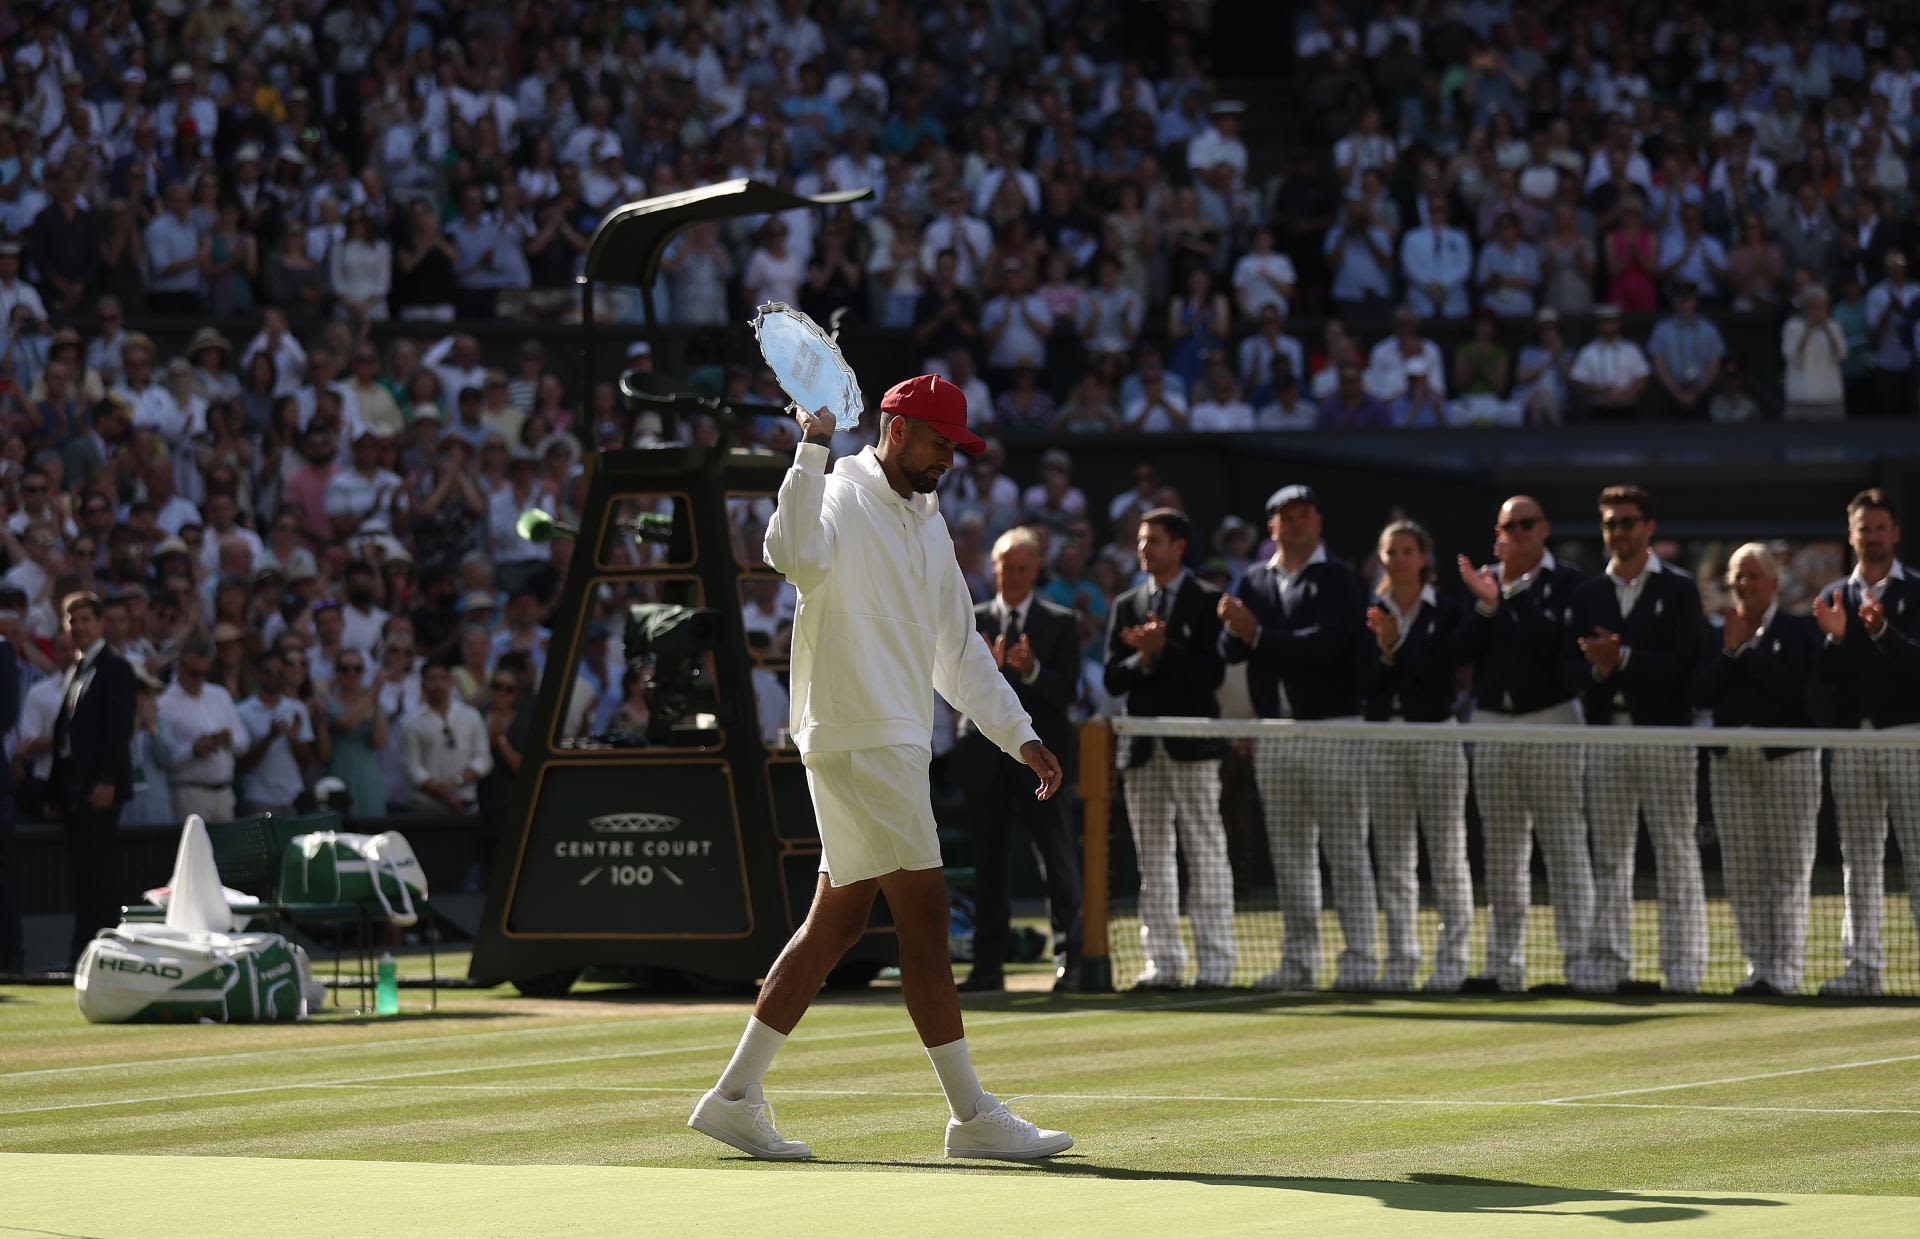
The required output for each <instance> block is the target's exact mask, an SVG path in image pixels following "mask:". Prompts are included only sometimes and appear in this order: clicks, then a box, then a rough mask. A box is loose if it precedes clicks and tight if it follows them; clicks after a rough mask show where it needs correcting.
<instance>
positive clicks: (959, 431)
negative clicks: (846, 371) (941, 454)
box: [880, 374, 987, 456]
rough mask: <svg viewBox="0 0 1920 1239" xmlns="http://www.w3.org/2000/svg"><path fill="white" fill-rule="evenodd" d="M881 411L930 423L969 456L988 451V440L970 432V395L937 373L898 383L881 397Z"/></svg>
mask: <svg viewBox="0 0 1920 1239" xmlns="http://www.w3.org/2000/svg"><path fill="white" fill-rule="evenodd" d="M880 411H881V412H882V413H896V414H898V415H900V416H901V417H911V418H916V419H918V420H920V421H923V422H925V423H927V424H928V425H929V426H932V427H933V428H934V429H935V430H937V431H939V432H940V433H941V434H943V435H945V436H947V438H949V439H952V440H953V445H954V446H955V447H957V448H959V449H960V450H961V451H963V452H965V453H966V454H967V455H969V456H978V455H979V454H980V453H981V452H984V451H986V449H987V444H986V441H985V440H983V439H982V438H981V437H980V436H979V435H977V434H975V433H973V431H971V430H968V429H967V394H966V393H965V392H963V391H961V390H960V389H959V388H958V387H955V386H954V385H953V384H951V383H949V382H947V381H946V380H945V379H943V378H941V377H940V376H939V375H937V374H920V375H915V376H914V377H913V378H910V379H908V380H907V381H906V382H904V383H895V384H894V385H893V386H892V387H890V388H888V389H887V394H886V395H884V396H882V397H880Z"/></svg>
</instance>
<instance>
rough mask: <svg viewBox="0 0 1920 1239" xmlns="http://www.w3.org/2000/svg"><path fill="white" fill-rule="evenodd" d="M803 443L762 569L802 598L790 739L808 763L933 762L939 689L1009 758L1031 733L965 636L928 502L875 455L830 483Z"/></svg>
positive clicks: (967, 610)
mask: <svg viewBox="0 0 1920 1239" xmlns="http://www.w3.org/2000/svg"><path fill="white" fill-rule="evenodd" d="M826 466H827V449H826V448H825V447H822V446H821V445H820V444H817V443H802V444H801V445H800V446H799V448H798V449H796V451H795V453H794V459H793V467H792V468H791V469H788V470H787V476H786V478H785V479H784V480H783V481H782V482H781V483H780V497H779V506H778V507H777V508H775V510H774V513H773V518H772V519H771V520H769V521H768V522H767V535H766V541H765V547H766V551H765V554H766V560H767V563H768V565H770V566H771V567H772V568H773V569H774V570H775V571H777V572H779V573H780V574H781V575H782V576H784V577H786V578H787V580H789V581H791V582H792V583H793V585H794V588H796V589H798V590H799V591H800V606H799V610H798V611H797V612H795V614H794V620H793V664H792V666H793V673H792V677H791V685H792V693H793V704H792V709H791V713H790V716H789V719H788V727H789V728H790V729H791V730H792V732H793V740H794V743H795V744H796V745H798V746H799V748H800V752H801V753H802V754H803V755H804V754H807V753H812V752H821V753H830V752H838V751H843V750H847V749H866V748H880V747H884V746H887V745H895V744H913V745H919V746H921V747H923V748H928V749H931V746H932V742H933V690H934V689H938V690H940V695H941V696H942V697H945V698H946V699H947V702H948V704H950V705H952V706H953V708H954V709H955V710H958V711H959V712H960V713H962V714H965V715H966V716H967V717H968V718H970V719H972V720H973V722H974V724H975V725H976V726H978V727H979V728H980V731H981V734H983V735H985V736H986V737H987V738H988V739H990V740H992V741H993V742H994V743H995V744H997V745H999V746H1000V747H1001V748H1002V749H1004V750H1006V752H1007V753H1009V754H1010V755H1012V756H1014V757H1016V758H1017V757H1018V756H1019V755H1020V748H1021V746H1022V745H1024V744H1026V743H1027V741H1029V740H1038V739H1039V737H1038V736H1037V735H1035V734H1034V730H1033V720H1032V719H1031V718H1029V717H1028V715H1027V712H1026V710H1025V709H1024V708H1023V707H1022V706H1021V705H1020V698H1019V697H1018V696H1016V695H1015V694H1014V691H1013V686H1012V685H1010V684H1008V683H1007V680H1006V677H1005V676H1004V675H1002V674H1001V672H1000V669H999V668H998V667H996V666H994V665H993V655H991V654H990V653H988V652H987V646H986V643H985V642H984V641H982V640H981V639H980V637H979V636H978V634H977V633H976V632H975V631H974V627H973V600H972V599H971V598H969V597H968V595H967V583H966V578H965V577H964V576H962V575H961V572H960V565H959V563H958V562H957V561H956V560H955V559H954V556H953V538H952V537H951V536H950V535H949V534H948V533H947V525H946V522H945V521H943V520H941V519H940V504H939V500H938V499H936V498H935V497H934V496H932V495H914V496H913V497H912V498H910V499H902V498H901V497H900V495H899V493H898V492H896V491H895V490H894V489H893V487H892V486H891V485H890V484H889V483H888V482H887V477H886V474H885V473H884V472H882V470H881V468H880V458H879V457H878V456H877V455H875V453H874V450H873V449H872V448H870V447H869V448H867V449H865V450H864V451H862V452H861V453H860V454H859V455H857V456H848V457H845V458H843V459H842V460H841V461H840V463H839V466H838V467H837V468H836V469H835V470H834V472H833V474H832V475H831V476H829V475H828V474H827V472H826Z"/></svg>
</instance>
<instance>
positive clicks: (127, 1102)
mask: <svg viewBox="0 0 1920 1239" xmlns="http://www.w3.org/2000/svg"><path fill="white" fill-rule="evenodd" d="M1255 1000H1256V998H1255V996H1252V995H1233V996H1224V997H1216V998H1209V999H1192V1000H1185V1001H1176V1002H1168V1003H1160V1004H1156V1008H1157V1009H1179V1008H1182V1007H1207V1006H1219V1005H1226V1004H1230V1003H1234V1002H1247V1001H1255ZM854 1009H855V1010H860V1011H870V1010H880V1011H888V1009H886V1008H872V1007H864V1006H863V1007H858V1008H854ZM828 1010H835V1009H834V1008H828ZM840 1010H844V1009H840ZM1141 1011H1142V1008H1140V1007H1138V1006H1135V1007H1131V1008H1078V1009H1053V1010H1044V1011H1036V1012H1034V1013H1033V1014H1031V1015H1012V1014H1000V1015H992V1016H987V1017H985V1018H980V1019H976V1020H975V1021H974V1023H975V1025H976V1026H980V1027H989V1028H990V1027H993V1026H996V1025H1004V1024H1021V1025H1024V1026H1027V1027H1029V1028H1032V1027H1036V1026H1039V1025H1041V1024H1042V1023H1043V1022H1046V1021H1050V1020H1065V1019H1069V1018H1075V1017H1081V1018H1091V1017H1109V1016H1120V1015H1126V1014H1138V1013H1140V1012H1141ZM889 1014H890V1018H889V1020H888V1022H887V1023H886V1024H884V1025H882V1026H880V1027H859V1028H854V1029H838V1030H836V1031H829V1032H816V1033H815V1034H814V1035H813V1036H812V1037H811V1038H810V1040H811V1041H812V1042H824V1041H840V1040H855V1039H865V1038H869V1037H878V1036H887V1035H899V1036H902V1037H908V1038H910V1037H911V1036H912V1033H911V1029H910V1027H908V1026H907V1025H906V1024H905V1019H906V1016H905V1012H904V1009H903V1008H894V1009H892V1010H891V1011H890V1013H889ZM721 1018H732V1019H736V1020H737V1018H738V1017H737V1016H735V1017H713V1019H715V1020H718V1019H721ZM709 1026H710V1025H709ZM631 1046H632V1042H631V1041H630V1040H629V1041H624V1042H620V1043H617V1044H616V1045H615V1046H613V1047H611V1048H604V1049H596V1050H594V1051H593V1052H591V1053H580V1054H573V1055H566V1056H559V1057H548V1058H541V1059H536V1060H530V1061H507V1062H480V1063H463V1064H461V1065H458V1066H452V1067H426V1066H416V1067H413V1068H410V1069H406V1070H401V1071H389V1072H385V1073H373V1074H370V1073H368V1072H366V1071H361V1072H358V1073H356V1074H355V1075H353V1076H351V1077H337V1068H335V1067H333V1066H332V1065H331V1064H324V1063H323V1064H318V1065H317V1066H318V1067H319V1069H320V1072H319V1073H320V1074H322V1075H325V1074H328V1072H329V1071H331V1072H332V1073H333V1074H334V1075H335V1076H336V1079H333V1080H324V1079H323V1080H313V1079H300V1078H297V1077H296V1078H294V1079H287V1078H285V1077H286V1073H285V1072H284V1070H283V1067H284V1065H283V1064H279V1063H272V1064H266V1065H264V1066H262V1067H261V1068H260V1070H262V1071H265V1072H269V1073H271V1074H274V1075H278V1076H280V1077H281V1079H282V1082H281V1083H279V1084H267V1085H248V1086H244V1087H232V1088H226V1089H221V1090H217V1091H216V1090H204V1089H202V1090H194V1091H192V1092H185V1091H182V1092H175V1093H159V1094H149V1095H141V1096H136V1097H127V1096H124V1095H118V1094H120V1093H121V1092H122V1090H120V1089H118V1088H117V1087H115V1086H113V1085H112V1084H111V1083H110V1082H93V1083H91V1084H90V1085H89V1086H88V1087H91V1088H92V1089H94V1090H95V1091H100V1092H108V1093H111V1094H115V1095H111V1096H107V1097H100V1098H93V1099H85V1100H68V1101H61V1102H57V1103H45V1104H40V1105H26V1106H15V1107H13V1108H11V1109H3V1110H0V1119H6V1118H10V1117H15V1116H21V1115H30V1114H36V1113H47V1112H55V1111H65V1110H83V1109H88V1108H92V1107H96V1106H116V1107H119V1106H138V1105H156V1104H168V1103H173V1102H177V1101H182V1100H189V1099H199V1100H206V1099H214V1098H219V1097H223V1096H251V1095H254V1094H257V1093H261V1092H268V1091H273V1090H275V1089H276V1088H296V1087H301V1086H302V1085H304V1084H308V1083H331V1082H351V1081H362V1082H368V1081H380V1080H387V1079H409V1078H420V1077H428V1076H438V1075H459V1074H467V1073H473V1072H490V1071H511V1070H517V1069H522V1068H534V1069H548V1068H552V1067H557V1066H567V1065H571V1064H575V1063H602V1062H610V1061H616V1060H622V1061H623V1060H634V1059H646V1058H656V1057H665V1056H675V1055H681V1054H723V1053H725V1052H727V1051H730V1050H731V1049H732V1048H733V1046H734V1041H733V1040H726V1041H718V1040H714V1041H696V1042H689V1043H682V1044H676V1045H668V1046H646V1047H644V1048H638V1049H635V1048H631ZM210 1065H211V1066H214V1067H217V1066H219V1065H221V1064H220V1063H219V1061H218V1060H216V1061H215V1062H214V1063H212V1064H210ZM205 1066H206V1065H203V1069H204V1067H205ZM303 1066H305V1064H303ZM706 1070H708V1071H709V1072H711V1071H713V1070H714V1068H712V1067H711V1066H708V1067H707V1068H706ZM61 1087H62V1091H63V1093H70V1092H71V1091H73V1090H71V1089H70V1088H69V1087H66V1086H61ZM11 1095H12V1094H11V1092H8V1093H0V1098H10V1097H11Z"/></svg>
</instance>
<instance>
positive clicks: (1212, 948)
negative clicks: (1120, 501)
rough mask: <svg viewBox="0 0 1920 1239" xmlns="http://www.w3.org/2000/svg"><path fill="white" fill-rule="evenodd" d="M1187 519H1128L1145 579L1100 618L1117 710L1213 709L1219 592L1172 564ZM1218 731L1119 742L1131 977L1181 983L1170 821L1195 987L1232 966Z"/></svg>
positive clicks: (1207, 713)
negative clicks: (1129, 851) (1178, 852)
mask: <svg viewBox="0 0 1920 1239" xmlns="http://www.w3.org/2000/svg"><path fill="white" fill-rule="evenodd" d="M1192 528H1193V527H1192V526H1191V525H1190V524H1188V522H1187V518H1186V517H1185V516H1184V515H1183V514H1181V513H1179V512H1176V511H1174V510H1173V509H1172V508H1155V509H1154V510H1153V511H1151V512H1148V513H1147V514H1146V515H1144V516H1142V517H1141V518H1140V533H1139V541H1138V550H1139V554H1140V567H1141V570H1142V571H1144V572H1145V573H1146V574H1147V577H1148V580H1147V582H1146V584H1144V585H1141V586H1139V587H1137V588H1134V589H1130V590H1128V591H1127V592H1126V593H1124V594H1121V595H1120V596H1119V597H1118V598H1116V599H1114V602H1113V612H1112V615H1111V617H1110V618H1109V620H1108V625H1107V666H1106V677H1105V679H1106V687H1107V691H1108V692H1109V693H1112V694H1113V695H1115V696H1120V695H1121V694H1125V695H1126V698H1127V713H1128V714H1140V715H1168V716H1173V717H1176V718H1217V717H1218V716H1219V713H1220V706H1219V703H1218V701H1217V700H1216V698H1215V695H1214V694H1215V693H1216V692H1217V691H1218V690H1219V688H1220V682H1221V681H1222V680H1224V679H1226V674H1227V667H1226V663H1224V662H1223V661H1221V658H1220V652H1219V648H1218V646H1219V640H1220V620H1219V618H1218V615H1217V614H1216V612H1217V609H1218V606H1219V600H1220V591H1219V590H1217V589H1215V588H1213V587H1212V586H1211V585H1208V584H1207V583H1205V582H1204V581H1201V580H1200V579H1199V578H1197V577H1195V576H1194V575H1193V574H1192V573H1190V572H1188V571H1187V569H1186V567H1185V566H1184V565H1183V564H1182V563H1181V559H1182V557H1183V556H1185V555H1186V553H1187V544H1188V541H1189V539H1190V538H1191V536H1192ZM1224 748H1225V746H1224V744H1223V743H1222V742H1221V741H1219V740H1212V739H1183V738H1178V737H1171V736H1169V737H1166V738H1161V737H1157V736H1155V737H1136V738H1135V739H1133V740H1132V741H1131V742H1130V743H1129V744H1128V746H1127V747H1126V749H1124V750H1123V753H1124V756H1125V767H1126V775H1125V784H1124V790H1125V793H1126V801H1127V819H1128V821H1129V822H1130V823H1131V824H1132V826H1133V845H1134V850H1135V851H1136V852H1137V853H1138V855H1139V860H1140V947H1141V950H1142V952H1143V953H1144V954H1145V956H1146V961H1147V962H1146V967H1145V968H1144V969H1143V970H1142V972H1141V973H1140V976H1139V977H1138V978H1136V979H1135V982H1134V984H1135V985H1136V986H1144V987H1148V988H1159V989H1173V988H1178V987H1179V986H1180V985H1181V984H1183V983H1184V978H1185V975H1186V964H1187V951H1186V947H1185V946H1184V945H1183V944H1182V943H1181V941H1180V871H1179V868H1178V862H1177V860H1176V859H1175V853H1174V830H1175V825H1176V823H1177V824H1178V828H1179V837H1180V846H1181V847H1182V848H1183V849H1184V850H1185V852H1186V854H1187V878H1188V882H1187V912H1188V915H1189V916H1190V917H1191V919H1192V922H1193V942H1194V947H1195V951H1196V954H1197V955H1198V959H1197V961H1196V963H1197V974H1198V975H1197V977H1196V979H1195V984H1197V985H1200V986H1202V987H1214V986H1221V985H1225V984H1226V983H1227V981H1228V980H1229V979H1230V977H1231V976H1232V973H1233V959H1234V947H1233V868H1232V866H1231V865H1230V864H1229V863H1228V861H1227V831H1226V827H1225V825H1223V824H1222V822H1221V820H1220V755H1221V753H1222V752H1223V750H1224Z"/></svg>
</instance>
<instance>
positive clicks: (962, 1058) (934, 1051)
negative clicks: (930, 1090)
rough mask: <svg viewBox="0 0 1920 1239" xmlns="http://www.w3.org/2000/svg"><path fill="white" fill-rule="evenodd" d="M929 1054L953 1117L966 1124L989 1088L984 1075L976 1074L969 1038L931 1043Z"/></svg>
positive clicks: (977, 1109)
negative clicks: (969, 1053)
mask: <svg viewBox="0 0 1920 1239" xmlns="http://www.w3.org/2000/svg"><path fill="white" fill-rule="evenodd" d="M927 1057H928V1058H930V1059H932V1060H933V1073H934V1074H935V1075H937V1076H939V1077H940V1090H941V1091H942V1092H944V1093H945V1094H946V1095H947V1105H948V1107H949V1108H951V1109H952V1110H953V1117H954V1118H957V1119H959V1120H960V1121H961V1122H962V1123H964V1122H966V1121H967V1120H968V1119H970V1118H972V1117H973V1116H974V1115H975V1114H977V1113H978V1112H979V1107H978V1106H977V1105H976V1104H975V1103H977V1102H978V1101H979V1100H980V1094H982V1093H984V1092H986V1090H985V1089H983V1088H981V1087H980V1077H979V1076H976V1075H974V1074H973V1060H972V1059H971V1058H969V1057H968V1056H967V1039H966V1038H965V1037H962V1038H960V1040H958V1041H949V1042H947V1043H946V1044H945V1045H930V1046H928V1047H927Z"/></svg>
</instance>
